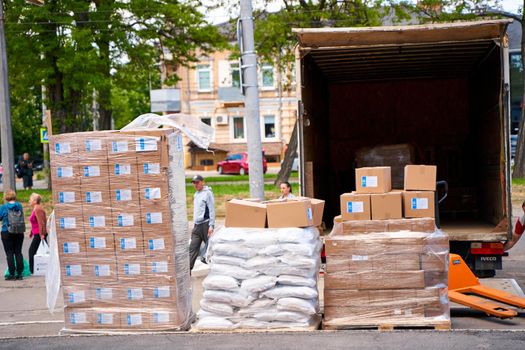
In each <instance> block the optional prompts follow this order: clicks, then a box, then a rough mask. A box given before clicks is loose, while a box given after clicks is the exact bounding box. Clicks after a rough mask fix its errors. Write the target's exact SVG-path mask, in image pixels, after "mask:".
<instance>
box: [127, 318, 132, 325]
mask: <svg viewBox="0 0 525 350" xmlns="http://www.w3.org/2000/svg"><path fill="white" fill-rule="evenodd" d="M127 322H128V326H131V315H128V317H127Z"/></svg>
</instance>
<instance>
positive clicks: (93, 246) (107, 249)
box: [86, 231, 115, 260]
mask: <svg viewBox="0 0 525 350" xmlns="http://www.w3.org/2000/svg"><path fill="white" fill-rule="evenodd" d="M86 251H87V257H88V259H90V260H91V259H92V258H113V259H114V257H115V238H114V236H113V233H111V231H107V232H104V233H101V232H89V233H88V232H87V233H86Z"/></svg>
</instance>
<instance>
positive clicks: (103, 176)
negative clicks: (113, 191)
mask: <svg viewBox="0 0 525 350" xmlns="http://www.w3.org/2000/svg"><path fill="white" fill-rule="evenodd" d="M80 167H81V168H80V171H81V174H82V180H81V181H82V184H89V185H96V184H100V185H105V184H107V183H108V180H109V168H108V165H107V160H106V159H100V161H98V162H96V161H93V162H92V160H91V159H90V162H82V163H80Z"/></svg>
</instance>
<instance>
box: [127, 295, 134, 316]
mask: <svg viewBox="0 0 525 350" xmlns="http://www.w3.org/2000/svg"><path fill="white" fill-rule="evenodd" d="M128 299H129V300H132V299H133V296H132V295H131V289H130V288H128ZM128 319H129V316H128Z"/></svg>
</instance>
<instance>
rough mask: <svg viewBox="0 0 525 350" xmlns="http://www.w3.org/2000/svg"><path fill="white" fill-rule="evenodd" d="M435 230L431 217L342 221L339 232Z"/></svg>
mask: <svg viewBox="0 0 525 350" xmlns="http://www.w3.org/2000/svg"><path fill="white" fill-rule="evenodd" d="M435 230H436V226H435V220H434V219H433V218H415V219H391V220H364V221H342V232H341V233H340V234H343V235H347V234H348V235H350V234H363V233H374V232H399V231H414V232H427V233H432V232H434V231H435Z"/></svg>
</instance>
